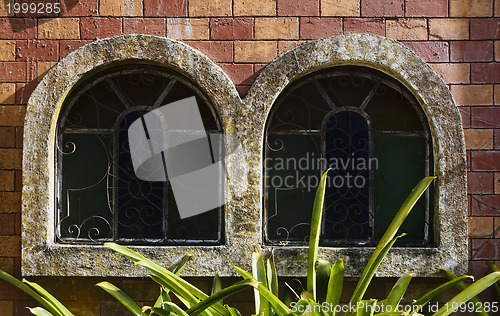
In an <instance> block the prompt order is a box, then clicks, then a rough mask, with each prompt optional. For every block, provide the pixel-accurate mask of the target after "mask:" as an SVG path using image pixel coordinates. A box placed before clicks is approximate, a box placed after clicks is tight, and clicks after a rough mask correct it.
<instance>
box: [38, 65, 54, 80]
mask: <svg viewBox="0 0 500 316" xmlns="http://www.w3.org/2000/svg"><path fill="white" fill-rule="evenodd" d="M55 64H56V62H53V61H40V62H37V63H36V77H37V81H41V80H42V79H43V77H44V76H45V75H46V74H47V72H48V71H49V70H50V69H51V68H52V67H54V66H55Z"/></svg>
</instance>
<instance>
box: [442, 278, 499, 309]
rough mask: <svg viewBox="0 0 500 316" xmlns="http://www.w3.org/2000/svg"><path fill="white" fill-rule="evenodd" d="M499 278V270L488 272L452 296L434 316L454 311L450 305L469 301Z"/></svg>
mask: <svg viewBox="0 0 500 316" xmlns="http://www.w3.org/2000/svg"><path fill="white" fill-rule="evenodd" d="M498 280H500V272H498V271H497V272H492V273H490V274H488V275H487V276H485V277H483V278H481V279H479V280H478V281H476V282H474V283H472V284H471V285H470V286H468V287H467V288H466V289H465V290H463V291H462V292H460V293H458V295H457V296H455V297H454V298H452V299H451V300H450V301H449V302H448V304H446V305H445V306H443V307H441V308H440V309H439V310H438V311H437V313H435V314H434V315H433V316H446V315H449V314H451V313H453V309H452V308H449V306H459V305H460V303H465V302H468V301H469V300H471V299H472V298H473V297H475V296H476V295H477V294H479V293H481V292H482V291H484V290H485V289H487V288H488V287H490V286H491V285H492V284H494V283H495V282H498ZM474 306H475V304H474ZM486 315H487V314H486Z"/></svg>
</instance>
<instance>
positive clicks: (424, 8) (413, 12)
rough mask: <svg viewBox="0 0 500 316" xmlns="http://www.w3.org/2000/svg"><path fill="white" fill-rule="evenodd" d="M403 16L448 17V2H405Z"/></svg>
mask: <svg viewBox="0 0 500 316" xmlns="http://www.w3.org/2000/svg"><path fill="white" fill-rule="evenodd" d="M405 11H406V15H405V16H422V17H430V16H448V0H406V5H405Z"/></svg>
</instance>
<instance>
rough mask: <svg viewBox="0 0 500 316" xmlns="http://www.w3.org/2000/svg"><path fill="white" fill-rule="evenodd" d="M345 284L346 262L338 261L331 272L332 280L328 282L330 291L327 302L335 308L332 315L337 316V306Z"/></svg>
mask: <svg viewBox="0 0 500 316" xmlns="http://www.w3.org/2000/svg"><path fill="white" fill-rule="evenodd" d="M343 283H344V262H343V261H342V259H339V260H337V262H335V264H334V265H333V266H332V270H331V271H330V280H329V281H328V290H327V292H326V302H327V303H328V304H329V305H330V306H333V307H334V308H333V310H332V311H331V314H332V315H333V316H335V315H336V313H337V312H336V311H335V306H337V305H338V304H339V303H340V296H341V294H342V287H343Z"/></svg>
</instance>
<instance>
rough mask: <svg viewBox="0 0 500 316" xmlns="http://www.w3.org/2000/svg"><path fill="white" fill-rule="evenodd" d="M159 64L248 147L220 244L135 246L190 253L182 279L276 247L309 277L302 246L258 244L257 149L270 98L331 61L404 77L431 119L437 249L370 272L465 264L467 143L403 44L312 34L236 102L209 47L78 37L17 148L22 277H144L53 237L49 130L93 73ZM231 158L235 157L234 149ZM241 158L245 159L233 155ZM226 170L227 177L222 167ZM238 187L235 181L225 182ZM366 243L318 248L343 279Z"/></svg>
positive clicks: (441, 90)
mask: <svg viewBox="0 0 500 316" xmlns="http://www.w3.org/2000/svg"><path fill="white" fill-rule="evenodd" d="M134 60H135V61H144V62H151V63H156V64H160V65H163V66H165V67H168V68H170V69H173V70H175V71H178V72H179V73H181V74H183V75H185V76H186V77H188V78H189V79H191V80H192V81H193V82H195V83H197V84H198V85H199V88H200V89H201V90H202V91H204V92H205V93H206V94H207V96H208V97H209V98H210V99H211V101H212V103H213V105H214V107H215V108H216V110H217V111H218V112H219V115H220V117H221V120H222V124H223V128H224V131H225V133H226V134H229V135H236V136H237V137H238V138H239V139H240V141H241V144H242V146H243V150H244V152H245V153H246V157H245V159H244V160H245V162H244V165H243V166H242V165H237V166H235V164H236V163H237V161H231V160H229V161H228V166H229V170H232V169H231V164H233V167H237V168H240V169H241V170H246V171H247V172H248V176H247V182H246V183H244V184H241V185H244V186H245V187H246V191H245V194H244V195H243V197H235V198H233V199H231V201H230V202H229V203H228V204H227V205H226V207H225V232H226V239H225V240H226V243H225V244H224V245H221V246H131V247H130V248H131V249H134V250H137V251H139V252H141V253H142V254H144V255H145V256H147V257H148V258H150V259H153V260H154V261H156V262H158V263H160V264H161V265H163V266H170V265H171V264H173V263H175V262H177V261H178V260H180V258H182V256H183V255H184V254H186V253H190V254H192V255H193V256H194V258H193V260H192V261H191V263H190V264H188V265H187V266H186V267H185V269H184V270H183V275H185V276H213V275H214V274H215V273H216V272H217V273H219V275H221V276H232V275H235V272H234V270H233V268H232V267H230V266H229V264H233V265H237V266H240V267H242V268H244V269H247V270H250V263H251V254H252V251H253V250H255V249H259V250H260V251H261V252H263V253H265V254H266V255H269V254H270V253H271V252H273V253H274V256H275V262H276V265H277V269H278V274H279V275H281V276H304V275H305V274H306V258H307V247H304V246H285V247H283V246H267V245H263V243H262V215H263V214H262V204H263V203H262V150H263V135H264V129H265V123H266V118H267V116H268V114H269V112H270V109H271V106H272V104H273V102H274V100H276V98H277V97H278V95H279V94H280V93H281V92H282V91H283V89H284V88H285V87H286V86H288V85H289V84H290V83H291V82H292V81H294V80H297V79H299V78H300V77H302V76H305V75H307V74H309V73H311V72H313V71H315V70H318V69H322V68H326V67H332V66H336V65H346V64H349V65H362V66H366V67H372V68H375V69H378V70H380V71H383V72H385V73H387V74H389V75H391V76H393V77H394V78H396V79H398V80H399V81H400V82H402V83H403V84H404V85H405V86H406V87H407V88H408V89H409V90H410V91H411V92H412V93H413V94H414V95H415V96H416V98H417V99H418V100H419V102H420V103H421V105H422V108H423V110H424V113H425V114H426V116H427V119H428V122H429V126H430V130H431V135H432V139H433V146H434V164H435V166H434V170H435V175H437V177H438V178H437V179H436V181H435V183H436V185H435V200H436V201H435V203H436V206H435V214H434V229H435V231H434V233H435V247H432V248H394V249H393V250H391V252H390V253H389V254H388V256H387V258H386V259H385V260H384V262H383V263H382V265H381V267H380V269H379V271H378V273H377V276H379V277H394V276H399V275H401V274H403V273H412V274H414V275H416V276H420V277H431V276H437V273H436V270H435V269H434V267H442V268H446V269H450V270H452V271H454V272H455V273H457V274H464V273H466V271H467V260H468V247H467V200H466V158H465V142H464V136H463V130H462V123H461V117H460V113H459V111H458V108H457V107H456V105H455V103H454V101H453V98H452V95H451V93H450V91H449V90H448V88H447V86H446V85H445V84H444V82H443V81H442V80H441V79H440V78H439V76H438V75H437V74H436V73H435V72H434V71H433V70H432V69H431V67H430V66H429V65H427V64H426V63H425V62H424V61H422V59H420V58H419V57H418V56H417V55H415V54H414V53H413V52H411V51H410V50H409V49H407V48H406V47H405V46H403V45H402V44H401V43H399V42H397V41H395V40H391V39H388V38H384V37H379V36H374V35H367V34H352V35H341V36H336V37H330V38H325V39H320V40H316V41H311V42H307V43H305V44H303V45H301V46H299V47H297V48H295V49H293V50H291V51H289V52H287V53H285V54H283V55H281V56H279V57H278V58H276V59H275V60H273V61H272V62H270V63H269V64H268V65H267V66H266V67H265V68H264V69H263V71H262V72H261V74H260V75H259V76H258V77H257V79H256V80H255V81H254V83H253V85H252V86H251V88H250V90H249V92H248V93H247V95H246V96H245V97H244V98H243V99H241V98H240V97H239V95H238V92H237V90H236V88H235V86H234V84H233V83H232V81H231V80H230V79H229V77H228V76H227V75H226V74H225V73H224V72H223V71H222V70H221V68H220V67H218V66H217V65H216V64H215V63H213V62H212V61H211V60H210V59H208V58H207V57H206V56H205V55H203V54H201V53H200V52H198V51H196V50H194V49H192V48H190V47H189V46H187V45H185V44H183V43H181V42H178V41H174V40H170V39H167V38H160V37H154V36H147V35H126V36H118V37H113V38H109V39H103V40H99V41H96V42H93V43H90V44H88V45H85V46H83V47H81V48H79V49H78V50H76V51H74V52H73V53H71V54H69V55H68V56H67V57H65V58H64V59H62V60H61V61H60V62H59V63H58V64H57V65H56V66H55V67H54V68H52V69H51V70H50V71H49V73H48V74H47V75H46V76H45V77H44V78H43V80H42V81H41V82H40V84H39V85H38V86H37V88H36V89H35V91H34V92H33V94H32V95H31V97H30V99H29V101H28V108H27V114H26V120H25V125H24V129H25V132H24V133H25V134H24V150H23V193H22V209H23V210H22V274H23V275H25V276H32V275H37V276H41V275H50V276H126V277H139V276H144V275H146V271H145V270H144V269H142V268H140V267H138V266H136V265H134V264H133V263H132V262H131V261H130V260H128V259H126V258H124V257H122V256H121V255H118V254H116V253H114V252H113V251H111V250H109V249H108V248H106V247H104V246H102V245H87V244H61V243H56V242H55V234H54V227H55V225H54V217H55V210H54V208H55V194H56V193H55V189H54V182H55V175H54V169H55V168H54V162H55V154H54V153H55V132H56V128H57V122H58V116H59V114H60V110H61V106H62V104H63V102H64V98H65V96H66V95H67V93H68V91H69V90H70V88H71V87H72V86H73V85H74V84H75V83H76V82H77V81H78V80H79V79H81V78H82V76H84V75H85V74H86V73H88V72H89V71H92V70H94V69H95V68H97V67H100V66H103V65H107V64H111V63H115V62H123V61H134ZM230 157H231V156H230ZM238 164H241V160H240V159H238ZM229 176H231V175H230V174H229ZM232 184H233V185H238V183H232ZM372 251H373V248H369V247H367V248H360V247H356V248H320V253H319V256H320V257H321V258H324V259H328V260H330V261H331V262H334V261H336V260H337V259H338V258H342V259H343V260H344V265H345V267H346V269H345V271H346V276H349V277H351V276H360V275H361V272H362V269H363V268H364V264H365V263H366V262H367V261H368V259H369V257H370V255H371V253H372Z"/></svg>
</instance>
